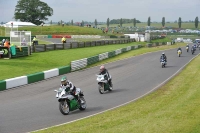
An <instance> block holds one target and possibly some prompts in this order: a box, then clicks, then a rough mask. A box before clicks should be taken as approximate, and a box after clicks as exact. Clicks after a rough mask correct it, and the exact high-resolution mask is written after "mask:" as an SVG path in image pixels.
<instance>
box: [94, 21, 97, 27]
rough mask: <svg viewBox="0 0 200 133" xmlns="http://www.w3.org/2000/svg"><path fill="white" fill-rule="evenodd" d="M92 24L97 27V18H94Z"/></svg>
mask: <svg viewBox="0 0 200 133" xmlns="http://www.w3.org/2000/svg"><path fill="white" fill-rule="evenodd" d="M94 25H95V27H97V19H95V20H94Z"/></svg>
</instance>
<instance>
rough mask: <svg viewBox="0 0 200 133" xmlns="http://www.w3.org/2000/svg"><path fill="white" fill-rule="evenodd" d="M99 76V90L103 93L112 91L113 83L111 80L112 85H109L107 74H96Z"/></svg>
mask: <svg viewBox="0 0 200 133" xmlns="http://www.w3.org/2000/svg"><path fill="white" fill-rule="evenodd" d="M96 76H97V81H98V90H99V93H100V94H103V93H105V92H107V91H112V90H113V84H112V82H111V81H110V82H111V86H112V87H111V86H110V85H109V83H108V81H107V80H106V79H105V75H96ZM111 79H112V78H111V76H110V80H111Z"/></svg>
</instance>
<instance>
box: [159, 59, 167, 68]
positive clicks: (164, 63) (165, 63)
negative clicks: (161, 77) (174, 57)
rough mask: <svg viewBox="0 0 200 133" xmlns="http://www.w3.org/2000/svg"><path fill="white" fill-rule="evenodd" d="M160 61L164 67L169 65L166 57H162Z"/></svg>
mask: <svg viewBox="0 0 200 133" xmlns="http://www.w3.org/2000/svg"><path fill="white" fill-rule="evenodd" d="M160 63H161V67H162V68H163V67H165V66H166V65H167V62H166V61H165V60H164V59H161V61H160Z"/></svg>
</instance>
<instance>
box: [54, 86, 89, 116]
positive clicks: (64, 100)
mask: <svg viewBox="0 0 200 133" xmlns="http://www.w3.org/2000/svg"><path fill="white" fill-rule="evenodd" d="M54 91H55V92H57V94H56V98H57V99H58V102H59V110H60V112H61V113H62V114H63V115H68V114H69V112H70V111H74V110H77V109H79V110H85V109H86V106H87V105H86V101H85V99H84V95H83V92H82V91H81V89H80V88H76V94H75V95H79V101H77V100H76V98H75V97H74V96H73V95H71V94H70V93H69V92H66V91H65V89H64V88H62V87H61V88H59V90H54Z"/></svg>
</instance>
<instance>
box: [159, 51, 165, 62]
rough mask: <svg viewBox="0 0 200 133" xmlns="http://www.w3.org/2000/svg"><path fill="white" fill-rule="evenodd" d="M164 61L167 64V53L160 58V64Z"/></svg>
mask: <svg viewBox="0 0 200 133" xmlns="http://www.w3.org/2000/svg"><path fill="white" fill-rule="evenodd" d="M162 59H163V60H165V62H167V56H166V55H165V53H164V52H163V53H162V55H161V56H160V62H161V61H162Z"/></svg>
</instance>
